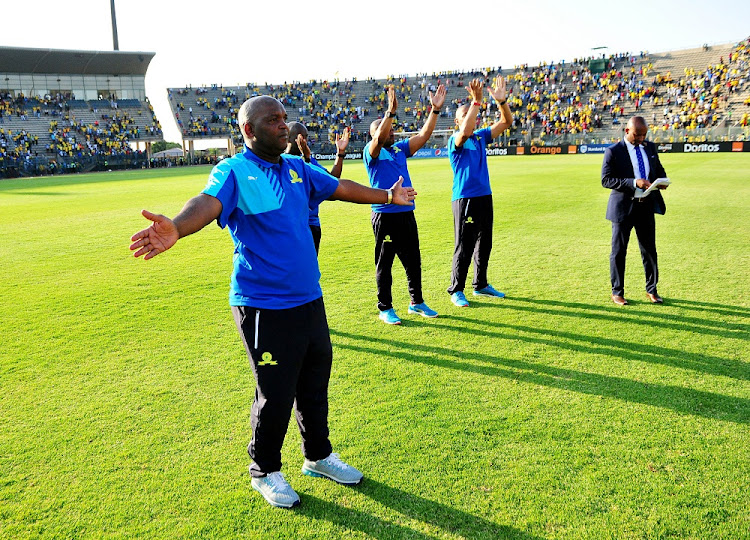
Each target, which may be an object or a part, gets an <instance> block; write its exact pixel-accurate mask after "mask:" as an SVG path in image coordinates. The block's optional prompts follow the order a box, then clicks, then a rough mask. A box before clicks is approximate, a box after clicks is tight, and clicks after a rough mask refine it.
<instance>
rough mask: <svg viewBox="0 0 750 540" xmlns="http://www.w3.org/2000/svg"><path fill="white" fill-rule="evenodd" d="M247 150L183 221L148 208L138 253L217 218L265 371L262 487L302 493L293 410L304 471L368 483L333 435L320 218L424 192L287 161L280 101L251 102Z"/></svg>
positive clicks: (234, 286) (250, 337)
mask: <svg viewBox="0 0 750 540" xmlns="http://www.w3.org/2000/svg"><path fill="white" fill-rule="evenodd" d="M238 124H239V126H240V129H241V130H242V134H243V137H244V139H245V146H244V149H243V151H242V152H241V153H239V154H237V155H235V156H233V157H231V158H228V159H225V160H222V161H221V162H220V163H219V164H218V165H216V167H214V169H213V171H211V175H210V177H209V179H208V184H207V185H206V187H205V189H204V190H203V192H202V193H201V194H199V195H197V196H196V197H193V198H192V199H190V200H189V201H188V202H187V203H186V204H185V206H184V208H183V209H182V210H181V211H180V212H179V214H177V216H175V217H174V218H173V219H169V218H167V217H165V216H163V215H157V214H153V213H151V212H148V211H146V210H144V211H143V212H142V213H143V216H144V217H146V218H147V219H149V220H151V221H152V222H153V223H152V224H151V226H150V227H148V228H147V229H144V230H142V231H140V232H138V233H136V234H134V235H133V237H132V238H131V240H132V242H133V243H132V245H131V246H130V249H131V250H134V251H135V254H134V255H135V256H136V257H140V256H143V257H144V259H151V258H153V257H155V256H156V255H158V254H160V253H162V252H164V251H166V250H168V249H169V248H171V247H172V246H173V245H174V244H175V243H176V242H177V241H178V240H179V239H180V238H182V237H184V236H187V235H189V234H192V233H194V232H197V231H199V230H200V229H202V228H203V227H205V226H206V225H208V224H209V223H211V222H212V221H214V220H216V222H217V223H218V225H219V226H220V227H222V228H223V227H227V228H228V229H229V234H230V236H231V237H232V240H233V241H234V246H235V254H234V271H233V273H232V280H231V290H230V294H229V304H230V306H231V308H232V314H233V315H234V319H235V322H236V324H237V328H238V330H239V332H240V335H241V337H242V341H243V343H244V345H245V348H246V350H247V353H248V356H249V358H250V364H251V367H252V370H253V374H254V375H255V380H256V387H255V399H254V401H253V405H252V411H251V425H252V432H253V433H252V440H251V441H250V444H249V446H248V452H249V454H250V457H251V458H252V459H253V463H252V464H251V465H250V474H251V476H252V482H251V484H252V487H253V488H254V489H256V490H257V491H259V492H260V493H261V494H262V495H263V497H264V498H265V499H266V501H268V502H269V503H270V504H272V505H274V506H280V507H292V506H296V505H297V504H299V497H298V495H297V494H296V493H295V492H294V490H293V489H292V488H291V486H290V485H289V484H288V483H287V482H286V480H285V478H284V476H283V474H282V473H281V472H280V469H281V447H282V443H283V441H284V437H285V435H286V430H287V426H288V424H289V417H290V415H291V411H292V407H293V406H294V408H295V414H296V418H297V423H298V425H299V428H300V432H301V434H302V453H303V454H304V457H305V461H304V464H303V466H302V471H303V472H304V473H306V474H308V475H311V476H325V477H327V478H331V479H333V480H335V481H337V482H339V483H342V484H356V483H358V482H359V481H360V480H361V479H362V473H360V472H359V471H358V470H357V469H355V468H354V467H352V466H350V465H348V464H346V463H344V462H343V461H342V460H341V459H339V457H338V454H334V453H332V451H331V450H332V448H331V443H330V440H329V438H328V380H329V377H330V372H331V360H332V351H331V339H330V335H329V331H328V323H327V321H326V315H325V309H324V306H323V298H322V291H321V288H320V284H319V278H320V271H319V270H318V259H317V256H316V252H315V246H314V244H313V240H312V235H311V234H310V228H309V227H308V218H309V213H310V210H309V209H310V207H311V206H313V205H317V204H319V203H320V202H321V201H323V200H325V199H329V200H344V201H350V202H355V203H363V204H365V203H369V204H373V203H385V202H386V201H392V202H393V203H394V204H399V205H411V204H412V201H413V200H414V196H415V195H416V193H415V192H414V190H413V189H412V188H405V187H403V186H402V182H401V181H400V180H399V181H398V182H396V183H394V184H393V185H392V186H388V187H389V189H388V190H380V189H372V188H369V187H366V186H362V185H360V184H357V183H355V182H352V181H350V180H337V179H336V178H333V177H332V176H331V175H329V174H328V173H326V172H324V171H322V170H319V169H317V168H315V167H313V166H311V165H309V164H307V163H305V162H304V160H303V159H302V158H298V157H293V156H282V155H281V154H282V153H283V152H284V151H285V150H286V148H287V145H288V143H289V129H288V127H287V125H286V112H285V110H284V106H283V105H282V104H281V103H280V102H279V101H278V100H276V99H274V98H272V97H270V96H256V97H253V98H250V99H249V100H247V101H246V102H245V103H244V104H243V105H242V107H241V108H240V111H239V113H238Z"/></svg>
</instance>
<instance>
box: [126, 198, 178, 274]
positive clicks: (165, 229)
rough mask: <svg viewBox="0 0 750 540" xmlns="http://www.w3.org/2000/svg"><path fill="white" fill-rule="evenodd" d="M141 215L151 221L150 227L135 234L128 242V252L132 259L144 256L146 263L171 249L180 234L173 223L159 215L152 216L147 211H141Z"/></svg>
mask: <svg viewBox="0 0 750 540" xmlns="http://www.w3.org/2000/svg"><path fill="white" fill-rule="evenodd" d="M141 214H142V215H143V217H145V218H146V219H149V220H151V221H153V223H152V224H151V226H150V227H149V228H147V229H143V230H142V231H139V232H137V233H135V234H134V235H133V236H132V237H131V238H130V240H131V241H132V242H133V243H132V244H131V245H130V251H135V250H136V249H137V250H138V251H136V252H135V253H133V256H134V257H140V256H141V255H145V257H143V260H145V261H147V260H149V259H151V258H153V257H156V256H157V255H158V254H159V253H163V252H165V251H167V250H168V249H169V248H171V247H172V246H173V245H175V244H176V243H177V240H179V239H180V233H179V232H178V230H177V227H176V226H175V224H174V222H173V221H172V220H171V219H169V218H168V217H166V216H163V215H161V214H152V213H151V212H149V211H148V210H142V211H141Z"/></svg>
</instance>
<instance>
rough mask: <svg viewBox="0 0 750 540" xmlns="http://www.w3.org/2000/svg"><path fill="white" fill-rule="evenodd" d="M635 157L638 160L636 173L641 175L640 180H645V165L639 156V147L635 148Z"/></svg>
mask: <svg viewBox="0 0 750 540" xmlns="http://www.w3.org/2000/svg"><path fill="white" fill-rule="evenodd" d="M635 157H637V158H638V172H639V173H640V174H641V176H640V178H646V165H645V164H644V163H643V156H642V155H641V151H640V147H639V146H636V147H635Z"/></svg>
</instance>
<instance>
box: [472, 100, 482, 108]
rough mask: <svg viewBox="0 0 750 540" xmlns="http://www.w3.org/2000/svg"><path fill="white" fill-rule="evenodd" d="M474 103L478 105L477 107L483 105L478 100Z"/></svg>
mask: <svg viewBox="0 0 750 540" xmlns="http://www.w3.org/2000/svg"><path fill="white" fill-rule="evenodd" d="M472 105H476V106H477V107H481V106H482V104H481V103H479V102H478V101H475V102H474V103H472Z"/></svg>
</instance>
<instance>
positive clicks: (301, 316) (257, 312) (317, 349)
mask: <svg viewBox="0 0 750 540" xmlns="http://www.w3.org/2000/svg"><path fill="white" fill-rule="evenodd" d="M232 314H233V315H234V320H235V322H236V323H237V329H238V330H239V332H240V336H242V342H243V343H244V344H245V349H246V350H247V354H248V356H249V357H250V366H251V367H252V370H253V375H255V382H256V386H255V399H254V400H253V406H252V411H251V427H252V431H253V437H252V440H251V441H250V444H249V445H248V447H247V451H248V453H249V454H250V457H251V458H252V459H253V464H252V465H251V467H250V472H251V474H252V475H253V476H265V475H266V474H268V473H272V472H275V471H278V470H280V469H281V447H282V445H283V443H284V437H285V436H286V431H287V427H288V426H289V418H290V416H291V413H292V406H294V409H295V416H296V418H297V425H298V426H299V430H300V433H301V434H302V453H303V454H304V456H305V457H306V458H307V459H309V460H311V461H317V460H319V459H323V458H325V457H328V455H330V453H331V443H330V441H329V439H328V379H329V378H330V376H331V360H332V358H333V353H332V350H331V337H330V334H329V331H328V321H327V320H326V314H325V307H324V305H323V298H319V299H318V300H315V301H313V302H309V303H307V304H303V305H301V306H298V307H295V308H290V309H279V310H275V309H256V308H251V307H232Z"/></svg>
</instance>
